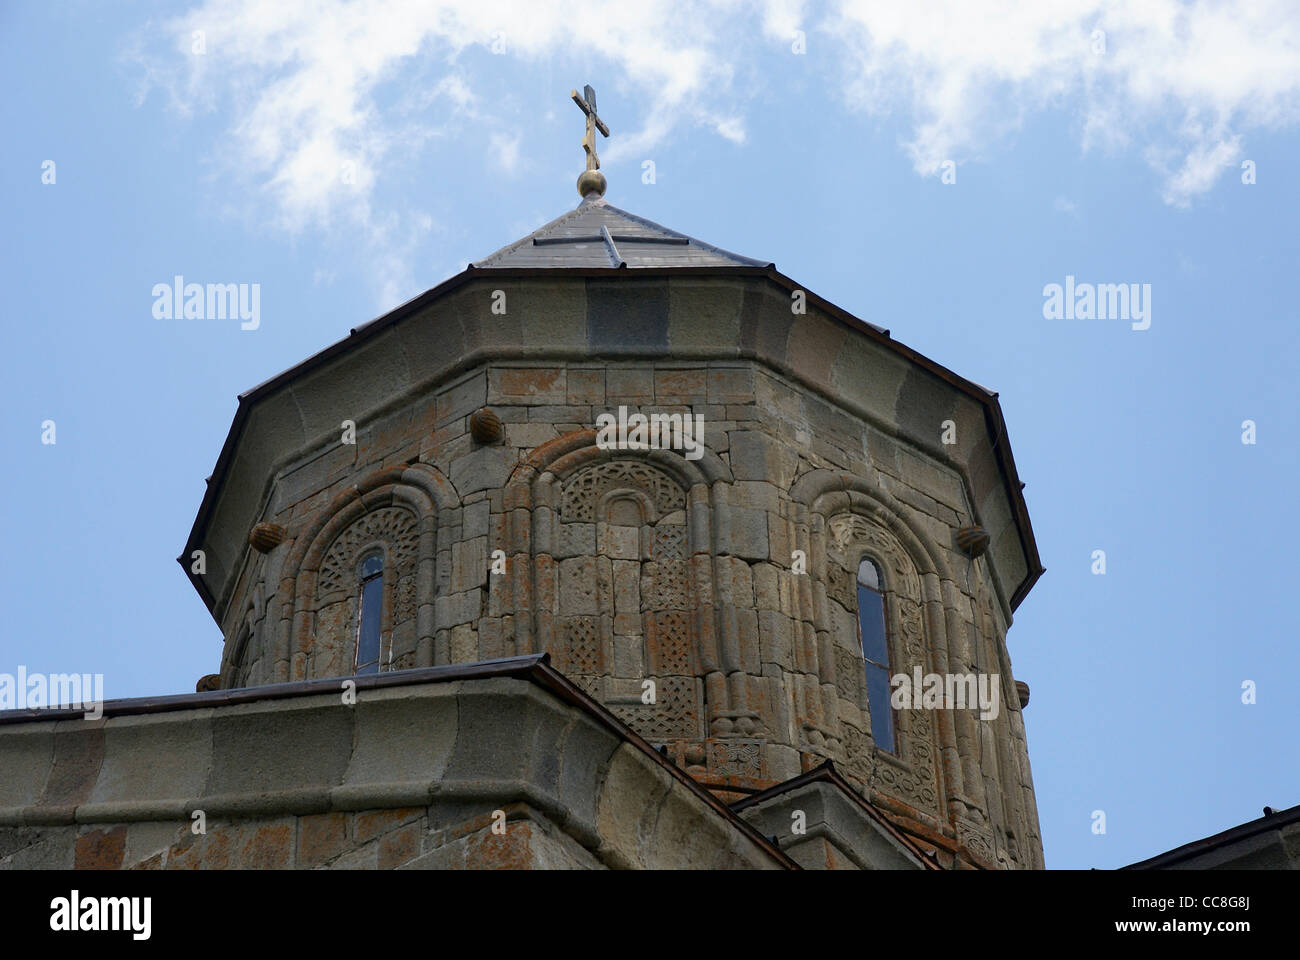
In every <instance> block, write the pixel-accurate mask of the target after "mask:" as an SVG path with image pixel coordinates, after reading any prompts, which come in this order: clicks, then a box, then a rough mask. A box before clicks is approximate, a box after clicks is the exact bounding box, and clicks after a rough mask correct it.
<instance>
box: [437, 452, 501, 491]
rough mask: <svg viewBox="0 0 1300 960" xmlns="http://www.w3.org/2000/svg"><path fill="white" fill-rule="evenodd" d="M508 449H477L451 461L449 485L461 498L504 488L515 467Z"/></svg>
mask: <svg viewBox="0 0 1300 960" xmlns="http://www.w3.org/2000/svg"><path fill="white" fill-rule="evenodd" d="M515 457H516V454H515V451H514V450H513V449H512V448H510V447H496V446H492V447H479V448H478V449H477V450H474V451H471V452H469V453H466V454H464V455H463V456H460V457H457V458H456V459H455V460H453V461H451V468H450V473H451V483H452V486H454V487H455V488H456V492H457V493H459V494H460V495H461V496H462V497H467V496H469V495H470V494H471V493H477V492H478V491H480V490H493V489H496V488H498V487H503V486H505V483H506V479H507V478H508V477H509V476H510V471H511V470H513V469H514V466H515V462H516V460H515Z"/></svg>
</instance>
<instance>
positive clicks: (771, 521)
mask: <svg viewBox="0 0 1300 960" xmlns="http://www.w3.org/2000/svg"><path fill="white" fill-rule="evenodd" d="M637 417H641V418H644V419H645V421H647V426H648V427H653V426H661V427H663V429H664V436H666V438H667V439H663V438H662V437H660V438H658V439H661V440H662V441H663V442H648V441H647V440H646V438H644V437H643V438H641V439H640V441H638V440H637V438H635V437H633V438H631V440H630V441H629V440H628V438H627V436H626V431H625V433H624V434H621V435H619V436H621V437H622V441H621V442H613V443H605V442H601V431H600V429H599V426H600V424H601V422H602V418H607V419H606V420H605V421H604V422H606V423H612V422H617V421H619V419H620V418H621V420H622V422H624V423H626V422H627V421H628V420H629V418H631V420H632V423H633V426H634V428H635V424H636V423H637V420H636V418H637ZM683 429H685V430H686V431H687V433H686V434H685V435H683V434H682V430H683ZM692 429H694V430H695V434H692V433H691V431H692ZM673 431H676V433H674V432H673ZM616 432H617V431H614V433H616ZM611 435H613V433H612V434H611ZM651 439H652V440H654V439H655V438H654V437H652V438H651ZM198 552H201V554H202V556H203V557H204V558H205V564H204V572H203V573H201V574H199V573H194V572H193V567H194V565H193V562H192V558H193V557H194V556H196V555H198ZM180 560H181V563H182V565H183V566H184V567H185V569H186V571H187V573H189V574H190V577H191V580H192V582H193V583H194V585H195V587H196V589H198V591H199V593H200V594H201V596H202V597H203V598H204V601H205V602H206V603H207V604H208V607H209V609H210V610H211V612H212V614H213V616H214V617H215V618H216V620H217V622H218V623H219V624H220V625H221V628H222V631H223V634H224V636H225V649H224V652H223V655H222V661H221V670H220V673H219V674H218V675H217V677H215V678H214V679H213V681H211V683H212V685H214V686H217V687H219V688H220V689H232V688H245V687H254V686H258V685H264V684H274V683H284V682H301V681H311V680H316V679H321V678H329V677H341V676H347V675H350V674H353V673H358V674H364V673H371V672H373V673H384V672H392V671H400V670H404V669H413V668H430V667H440V666H449V665H457V664H472V663H482V662H486V661H495V660H500V659H503V658H513V657H523V656H535V655H540V654H545V655H547V657H548V662H549V664H550V665H551V667H553V668H554V669H555V670H557V671H559V672H560V673H561V674H563V675H564V676H565V677H566V678H568V679H569V680H571V681H572V682H573V683H574V684H576V685H577V686H578V687H579V688H580V689H581V690H583V691H585V693H586V694H587V695H589V696H590V697H591V698H592V699H593V700H594V701H595V702H596V703H598V704H600V705H601V707H602V708H603V709H605V710H607V711H609V712H610V713H612V714H613V715H614V716H615V717H617V718H618V719H619V720H620V721H622V722H623V723H625V724H627V725H628V726H629V727H631V729H632V730H634V731H635V732H636V733H637V734H638V735H639V736H640V737H642V738H644V740H645V741H646V742H648V743H649V744H650V745H651V746H653V747H654V748H656V749H657V750H659V751H660V752H661V753H663V754H664V755H665V756H666V757H668V758H669V759H671V761H672V762H673V763H675V764H676V765H677V766H678V767H679V768H680V769H682V770H684V771H686V772H687V773H689V774H690V775H691V776H692V777H693V778H694V779H695V780H696V781H697V782H699V783H701V784H704V785H706V786H707V787H708V788H709V789H711V790H714V791H715V792H716V793H717V794H718V795H719V796H722V797H724V798H726V799H728V800H729V801H732V802H736V801H739V800H741V799H742V798H745V797H751V796H754V795H756V794H758V793H760V792H762V791H767V790H771V789H773V788H775V787H777V786H778V785H780V784H782V783H784V782H788V781H791V780H792V779H793V778H797V777H800V776H803V775H806V774H807V773H808V772H809V771H812V770H815V769H818V768H819V767H820V766H821V765H823V764H824V763H825V762H826V761H828V760H829V761H832V763H833V766H834V769H835V770H836V771H837V772H838V775H841V776H842V777H843V778H844V781H845V782H847V783H848V784H851V785H852V788H853V790H854V791H856V793H857V794H858V796H859V797H860V798H864V799H865V800H866V801H868V802H869V803H870V804H871V805H872V807H873V808H874V809H876V810H879V811H884V812H885V813H886V814H887V815H888V816H889V817H890V818H891V823H892V824H894V825H895V826H897V827H899V828H900V829H902V830H904V831H906V832H907V833H908V835H909V836H911V837H913V838H917V839H918V840H919V841H920V842H923V843H925V844H928V845H929V847H930V849H931V850H932V851H933V852H934V855H935V856H937V857H939V858H941V859H942V860H945V861H946V862H947V863H948V864H949V865H951V864H953V863H968V864H970V865H987V866H993V865H1001V866H1022V867H1032V866H1041V863H1042V860H1041V840H1040V838H1039V834H1038V825H1037V817H1036V812H1035V808H1034V800H1033V792H1032V782H1031V778H1030V774H1029V764H1028V755H1027V750H1026V746H1025V739H1024V727H1023V724H1022V723H1021V719H1020V704H1019V697H1020V694H1019V692H1018V690H1017V687H1016V682H1015V680H1014V678H1013V676H1012V672H1011V668H1010V661H1009V658H1008V654H1007V650H1006V645H1005V633H1006V629H1007V627H1008V625H1009V624H1010V622H1011V617H1012V612H1013V610H1014V609H1015V607H1016V606H1017V605H1018V604H1019V603H1020V601H1021V600H1022V599H1023V598H1024V596H1025V594H1026V593H1027V592H1028V591H1029V589H1030V587H1031V586H1032V585H1033V583H1034V581H1035V580H1036V579H1037V578H1038V576H1039V575H1040V573H1041V572H1042V570H1041V567H1040V564H1039V560H1038V554H1037V550H1036V547H1035V544H1034V537H1033V533H1032V530H1031V528H1030V524H1029V518H1028V514H1027V511H1026V508H1025V503H1024V500H1023V497H1022V495H1021V484H1020V482H1019V479H1018V477H1017V475H1016V470H1015V464H1014V461H1013V459H1012V456H1011V451H1010V448H1009V446H1008V444H1007V440H1006V428H1005V424H1004V422H1003V418H1002V414H1001V410H1000V408H999V405H998V401H997V396H996V394H993V393H991V392H990V391H988V390H987V389H985V388H983V387H980V386H978V385H977V384H974V383H972V382H970V381H968V380H965V379H963V378H962V377H960V376H959V375H957V374H955V373H953V372H952V371H950V370H947V369H946V368H944V367H942V366H940V365H939V364H937V363H935V362H934V361H931V360H929V359H927V358H925V357H923V356H921V355H920V354H918V353H916V352H915V351H913V350H910V349H909V348H907V347H905V346H903V345H902V344H900V343H898V342H897V341H895V340H894V339H893V338H892V337H891V336H890V334H889V332H888V331H886V330H884V329H883V328H881V327H878V326H875V325H872V324H870V323H867V322H864V321H862V320H860V319H858V318H856V317H854V316H852V315H850V314H848V313H847V312H846V311H844V310H842V309H840V308H839V307H837V306H835V305H834V304H831V303H829V302H827V301H825V300H823V299H822V298H819V297H817V296H816V295H815V294H813V293H812V292H810V291H808V290H807V289H806V288H805V287H803V286H801V285H799V284H797V283H795V282H794V281H793V280H791V279H790V278H788V277H786V276H784V275H783V274H781V273H780V272H779V271H778V270H777V269H776V268H775V266H774V265H773V264H771V263H769V262H765V261H762V260H755V259H750V258H748V257H743V256H739V255H736V254H732V253H729V252H727V251H724V250H721V249H719V248H717V247H714V246H712V245H710V244H707V243H703V242H701V241H698V240H695V239H693V238H691V237H688V236H686V235H684V234H681V233H678V232H676V231H674V230H670V229H667V228H665V227H662V226H660V225H658V224H655V223H653V222H651V221H649V220H646V219H644V218H641V217H638V216H635V215H633V214H630V213H627V212H625V211H623V210H621V209H619V208H617V207H615V206H613V205H611V204H609V203H607V202H606V201H605V200H604V199H603V197H602V196H600V195H599V194H597V193H594V192H593V193H589V194H588V195H587V196H586V197H585V198H584V199H583V201H582V202H581V203H580V204H579V205H578V207H577V208H576V209H574V210H572V211H570V212H569V213H566V214H564V215H563V216H561V217H559V218H558V219H556V220H554V221H552V222H551V223H549V224H547V225H545V226H544V227H542V228H540V229H539V230H537V231H536V232H534V233H532V234H529V235H528V236H526V237H524V238H522V239H520V240H519V241H517V242H515V243H512V244H510V245H508V246H507V247H505V248H503V249H501V250H499V251H497V252H496V253H493V254H491V255H490V256H488V257H486V258H484V259H482V260H479V261H477V262H475V263H474V264H472V265H471V266H469V267H468V268H467V269H466V270H465V271H464V272H462V273H461V274H459V275H457V276H455V277H453V278H451V279H450V280H447V281H446V282H444V283H442V284H440V285H439V286H437V287H435V288H433V289H432V290H429V291H428V292H426V293H425V294H423V295H421V296H419V297H417V298H416V299H414V300H412V301H410V302H409V303H406V304H403V305H402V306H400V307H398V308H397V309H395V310H393V311H392V312H390V313H388V314H387V315H385V316H383V317H381V318H379V319H377V320H375V321H373V322H371V323H369V324H366V325H365V326H362V327H359V328H356V329H355V330H353V331H352V333H351V335H350V336H349V337H347V338H346V339H345V340H342V341H340V342H338V343H336V344H334V345H333V346H330V347H328V348H327V349H325V350H323V351H322V352H320V353H319V354H317V355H315V356H314V357H311V358H310V359H308V360H306V361H304V362H303V363H301V364H298V365H297V366H295V367H293V368H291V369H289V370H286V371H284V372H283V373H281V374H279V375H277V376H275V377H273V378H272V379H271V380H269V381H267V382H266V383H263V384H262V385H260V386H258V387H256V388H255V389H253V390H251V391H249V392H248V393H246V394H244V395H242V396H241V397H240V399H239V408H238V411H237V413H236V415H235V420H234V423H233V425H232V427H231V430H230V434H229V436H228V438H227V440H226V443H225V446H224V448H223V450H222V452H221V456H220V458H219V460H218V463H217V466H216V469H215V471H214V473H213V475H212V477H211V478H210V482H209V485H208V489H207V493H206V496H205V497H204V499H203V502H202V505H201V507H200V510H199V514H198V517H197V519H196V521H195V524H194V528H193V531H192V532H191V535H190V538H189V542H188V543H187V544H186V547H185V551H184V553H183V554H182V556H181V558H180ZM864 564H867V565H869V566H870V568H871V569H870V570H867V567H866V566H864ZM864 570H867V572H866V573H865V574H864V573H863V571H864ZM872 571H874V572H872ZM864 576H866V577H868V578H869V579H872V583H866V582H864V579H863V577H864ZM864 591H866V592H865V593H864ZM864 603H866V604H868V605H870V604H876V603H878V604H879V611H878V612H877V613H875V614H867V613H864V612H863V609H862V606H863V604H864ZM868 616H875V617H879V618H880V620H881V622H880V624H879V628H880V629H881V630H882V631H883V633H882V637H881V638H880V641H879V645H878V649H877V650H876V652H875V653H874V654H873V653H872V652H871V651H869V650H867V641H866V640H864V634H863V630H864V626H863V625H864V623H865V620H864V618H865V617H868ZM870 629H871V630H875V629H876V627H870ZM872 642H873V643H875V641H872ZM873 656H874V657H875V658H876V659H874V660H873V659H872V658H873ZM873 664H874V667H875V668H876V670H875V672H873ZM882 671H883V672H882ZM914 671H919V672H917V673H915V677H916V679H917V681H918V682H919V681H920V679H921V676H922V675H927V676H928V675H930V674H939V675H949V674H959V675H968V674H969V675H980V676H992V677H993V680H992V681H991V682H992V683H994V684H996V685H997V686H998V687H999V690H998V694H997V696H998V698H999V700H1000V703H1001V704H1002V705H1003V709H1002V711H1001V713H1000V714H999V715H998V716H997V717H995V718H991V719H987V720H979V719H977V718H976V716H975V715H974V714H973V713H972V712H971V711H969V710H957V711H936V710H934V709H925V708H924V707H921V706H920V704H919V699H918V703H917V707H913V706H911V705H909V706H908V708H906V709H891V708H890V707H889V706H888V705H887V704H885V703H884V702H883V701H884V700H885V699H886V698H887V697H888V694H889V686H888V685H885V686H881V685H880V682H885V681H880V682H877V681H873V679H872V678H873V677H875V678H877V679H879V678H881V677H889V676H891V675H898V674H903V675H907V676H909V677H911V676H912V675H913V672H914ZM873 683H875V686H874V687H873ZM873 690H874V691H875V697H874V698H873V697H872V696H871V693H872V691H873Z"/></svg>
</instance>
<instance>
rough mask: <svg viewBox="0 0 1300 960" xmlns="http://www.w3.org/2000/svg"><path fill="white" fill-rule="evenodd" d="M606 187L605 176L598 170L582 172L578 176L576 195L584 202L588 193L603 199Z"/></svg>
mask: <svg viewBox="0 0 1300 960" xmlns="http://www.w3.org/2000/svg"><path fill="white" fill-rule="evenodd" d="M606 185H607V184H606V182H605V175H604V174H603V173H601V172H600V171H599V170H584V171H582V173H580V174H578V195H579V196H581V197H582V198H583V199H584V200H585V199H586V198H587V194H589V193H594V194H595V195H596V196H598V197H603V196H604V195H605V187H606Z"/></svg>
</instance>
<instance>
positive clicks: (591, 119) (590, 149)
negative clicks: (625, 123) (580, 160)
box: [569, 84, 609, 170]
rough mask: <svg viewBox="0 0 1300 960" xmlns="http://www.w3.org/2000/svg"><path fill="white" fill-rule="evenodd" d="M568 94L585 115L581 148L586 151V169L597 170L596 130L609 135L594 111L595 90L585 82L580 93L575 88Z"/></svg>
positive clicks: (607, 129) (602, 121)
mask: <svg viewBox="0 0 1300 960" xmlns="http://www.w3.org/2000/svg"><path fill="white" fill-rule="evenodd" d="M569 96H571V97H573V102H574V103H576V104H577V105H578V109H580V110H581V111H582V112H583V113H585V114H586V115H587V135H586V136H585V137H583V138H582V149H583V150H586V151H587V169H588V170H599V169H600V157H598V156H597V155H596V131H597V130H599V131H600V132H601V133H602V134H604V135H605V136H607V137H608V136H609V127H607V126H605V121H604V120H602V119H600V117H599V115H598V114H597V113H596V91H595V90H593V89H592V88H591V84H587V85H586V86H584V87H583V88H582V95H581V96H579V95H578V91H577V90H572V91H570V93H569Z"/></svg>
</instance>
